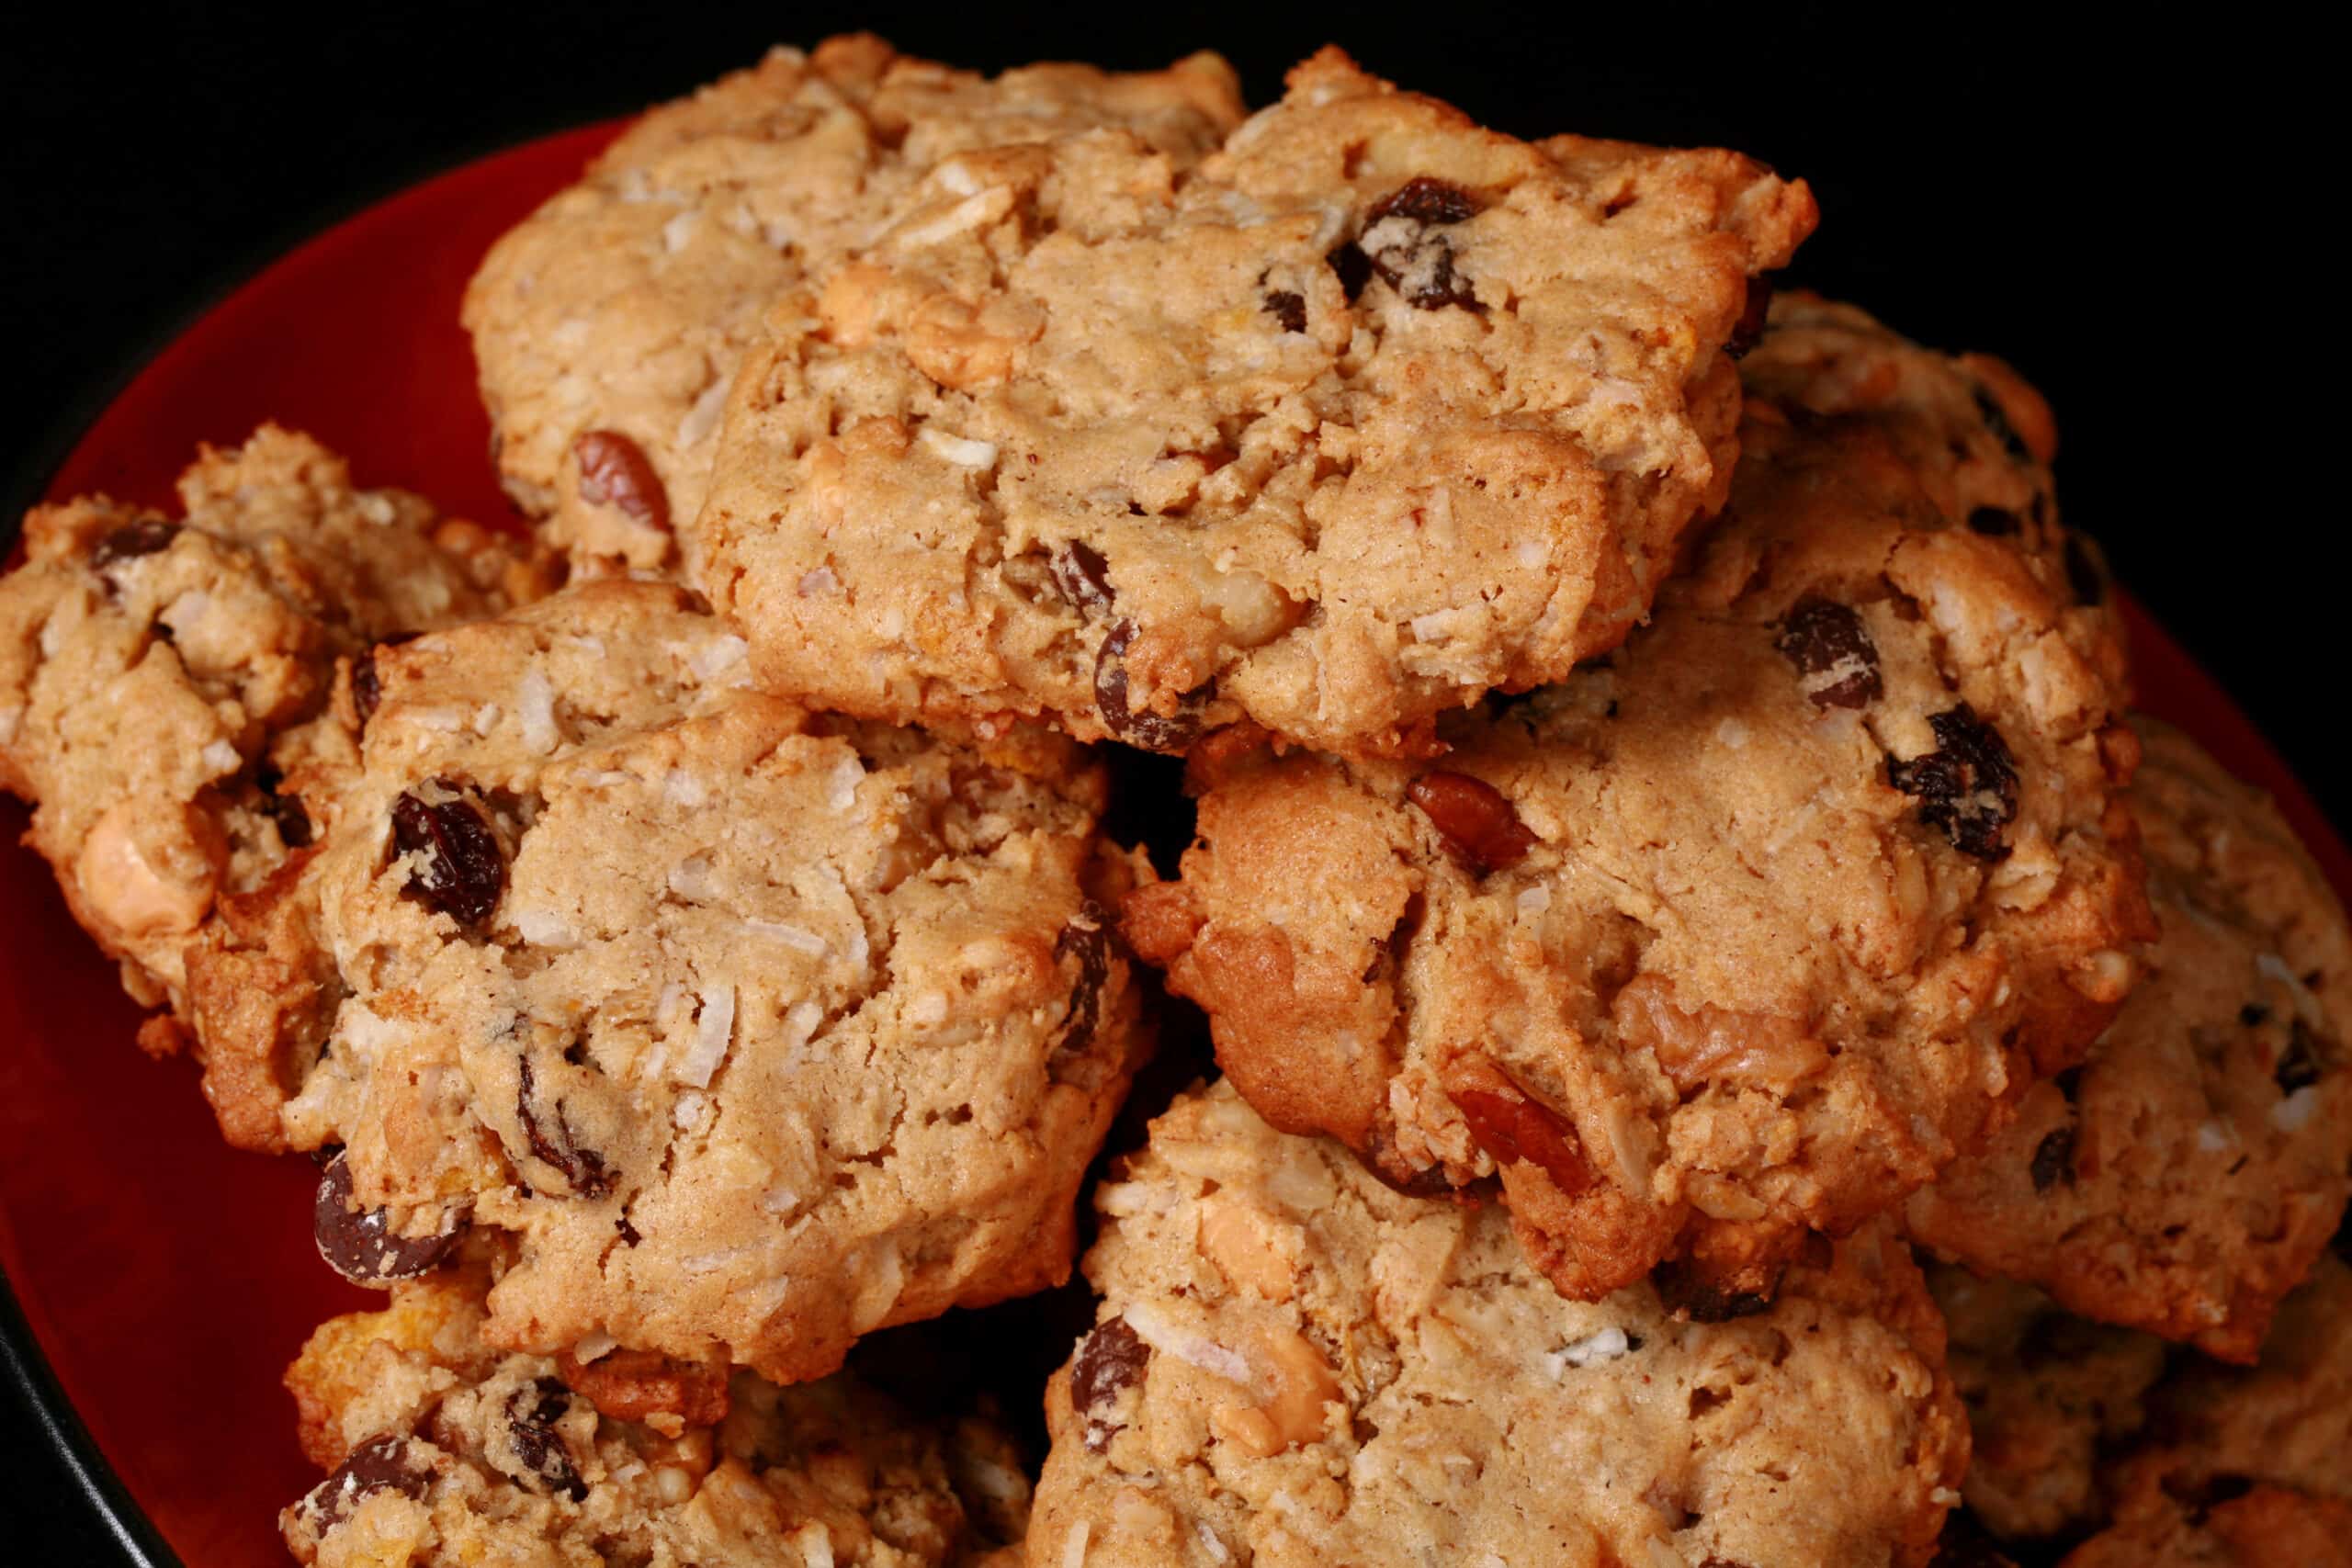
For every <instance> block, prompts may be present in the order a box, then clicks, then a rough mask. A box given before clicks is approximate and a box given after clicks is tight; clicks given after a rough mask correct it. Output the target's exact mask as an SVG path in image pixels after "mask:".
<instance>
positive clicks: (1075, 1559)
mask: <svg viewBox="0 0 2352 1568" xmlns="http://www.w3.org/2000/svg"><path fill="white" fill-rule="evenodd" d="M1093 1528H1094V1527H1093V1526H1091V1525H1090V1524H1088V1523H1087V1522H1086V1521H1085V1520H1084V1519H1080V1520H1079V1521H1078V1523H1076V1524H1074V1525H1072V1526H1071V1527H1070V1529H1069V1536H1068V1537H1067V1538H1065V1539H1064V1540H1063V1541H1062V1568H1086V1538H1087V1536H1088V1535H1089V1534H1090V1533H1091V1531H1092V1529H1093Z"/></svg>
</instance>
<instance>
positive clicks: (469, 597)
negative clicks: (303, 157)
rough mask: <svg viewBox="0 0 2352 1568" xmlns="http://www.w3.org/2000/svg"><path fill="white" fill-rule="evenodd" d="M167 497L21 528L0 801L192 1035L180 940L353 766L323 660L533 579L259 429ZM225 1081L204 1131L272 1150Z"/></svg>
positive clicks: (83, 917)
mask: <svg viewBox="0 0 2352 1568" xmlns="http://www.w3.org/2000/svg"><path fill="white" fill-rule="evenodd" d="M179 499H180V506H181V513H182V514H181V515H180V516H179V517H176V518H174V517H168V516H165V515H163V514H161V513H151V512H145V511H142V510H141V509H138V508H134V507H130V506H127V505H123V504H120V503H119V502H112V501H109V500H107V499H106V498H104V497H88V498H84V499H80V500H75V501H72V502H64V503H62V504H60V505H53V506H42V507H37V508H35V509H34V510H33V512H32V513H30V514H29V515H28V517H27V518H26V520H25V561H24V564H23V565H22V566H20V567H18V568H17V570H15V571H13V572H11V573H9V574H8V576H7V577H6V580H5V581H0V785H5V786H6V788H7V789H9V790H11V791H12V792H14V793H15V794H17V795H21V796H23V797H24V798H25V799H26V800H28V801H29V802H31V803H32V804H33V806H34V808H35V809H34V812H33V820H32V831H31V834H30V835H29V841H30V842H31V844H32V846H33V847H34V848H35V849H37V850H39V851H40V853H41V855H42V856H43V857H44V858H45V859H46V860H48V862H49V863H50V864H51V867H53V868H54V869H55V871H56V873H57V877H58V882H59V885H60V886H61V887H62V889H63V890H64V894H65V898H66V902H67V904H68V905H69V906H70V907H71V908H72V909H73V911H74V917H75V919H78V920H79V921H80V922H81V923H82V925H83V927H84V929H85V930H86V931H89V933H90V934H91V935H92V936H93V937H95V938H96V940H97V942H98V944H99V945H100V946H101V947H103V948H104V949H105V950H106V951H107V953H108V954H109V955H111V956H113V957H115V958H117V959H119V960H120V961H121V963H122V974H123V984H124V986H125V987H126V988H127V989H128V990H129V991H130V993H131V995H132V996H133V997H135V998H137V999H138V1000H139V1001H140V1002H141V1003H142V1004H144V1005H147V1006H150V1007H164V1006H168V1007H170V1008H171V1009H173V1010H174V1011H175V1013H177V1014H178V1015H180V1017H181V1018H183V1019H188V1018H191V1017H193V1016H194V1014H195V1013H196V1011H197V1010H198V998H192V997H191V994H190V990H189V986H188V978H187V966H186V962H185V957H184V953H185V950H186V948H187V945H188V943H189V942H191V941H193V940H196V939H198V937H199V935H200V934H201V933H204V932H206V931H208V930H209V929H210V928H212V927H213V926H215V925H216V924H217V923H218V922H219V920H220V919H221V917H222V915H223V911H224V909H225V908H229V907H232V906H233V905H234V904H235V902H236V901H237V900H238V899H239V898H240V897H243V896H244V895H247V894H250V893H252V892H253V891H254V889H256V888H258V887H260V886H263V885H264V884H266V882H267V881H268V880H269V878H270V877H271V875H272V874H273V873H275V872H277V870H278V868H279V867H281V866H282V865H283V864H284V863H286V861H287V859H288V856H289V854H293V853H298V852H300V851H301V850H302V849H303V847H304V846H306V845H308V844H309V843H310V842H311V834H312V831H313V828H314V824H313V822H312V821H311V817H310V815H309V814H308V812H307V811H306V808H305V806H304V804H303V801H302V800H301V798H300V796H299V795H297V794H296V793H295V792H294V791H293V790H292V789H291V788H290V787H288V785H287V782H286V781H287V780H288V779H289V778H291V777H294V776H297V775H300V774H301V773H305V772H308V771H312V770H313V769H315V768H316V767H319V766H323V765H325V764H328V763H331V762H333V761H335V760H337V759H341V758H347V756H348V755H349V751H350V739H349V737H348V735H347V733H345V730H344V728H342V727H341V726H340V725H339V724H338V723H337V722H336V720H335V718H334V716H333V714H332V713H331V712H330V698H331V695H332V693H333V692H334V687H335V682H336V670H337V661H338V660H342V659H345V658H347V657H349V656H351V655H354V654H356V653H359V652H361V651H362V650H364V649H367V648H368V646H369V645H371V644H372V643H375V642H378V641H380V640H382V639H384V638H386V637H397V636H400V635H402V634H405V633H411V632H417V631H423V630H428V629H431V628H433V627H435V626H447V625H449V624H451V623H454V622H457V621H462V620H467V619H470V618H473V617H475V616H480V615H491V614H494V613H496V612H497V611H499V610H501V609H503V608H504V607H506V606H507V605H508V604H512V603H515V602H516V601H518V600H523V599H528V598H530V597H532V596H533V595H535V594H536V593H537V592H539V591H540V590H541V588H542V587H543V586H544V583H543V581H541V578H540V576H539V573H538V572H537V569H536V567H535V566H534V564H533V563H532V562H530V561H529V560H527V559H526V558H523V557H521V556H518V555H517V554H516V553H515V552H514V551H512V550H511V549H509V548H508V547H506V546H505V545H504V544H503V543H502V542H500V541H499V540H497V539H496V538H495V537H494V536H492V535H491V534H490V533H488V532H487V531H486V530H484V529H481V528H480V527H477V526H476V525H472V524H470V523H466V522H462V521H459V520H457V519H454V518H444V517H442V516H440V515H439V514H438V513H435V511H434V509H433V508H432V506H430V505H429V504H428V503H427V502H424V500H423V499H421V498H420V497H417V496H414V495H411V494H408V493H406V492H404V491H393V490H361V489H357V488H356V487H355V486H354V485H353V483H352V479H351V474H350V470H349V468H347V466H346V465H345V462H344V461H343V459H342V458H340V457H336V456H335V455H334V454H333V453H331V452H328V451H327V450H326V449H324V448H323V447H322V446H319V445H318V444H317V443H316V442H314V441H311V439H310V438H309V437H307V436H303V435H300V434H294V433H292V432H289V431H286V430H281V429H278V428H277V427H276V426H272V425H264V426H263V427H262V428H261V429H259V430H257V431H256V432H254V434H253V436H252V437H251V438H250V439H249V440H247V441H246V442H245V443H244V445H243V446H238V447H234V448H231V449H226V450H220V449H214V448H209V447H208V448H205V449H204V450H203V451H202V453H201V454H200V455H199V456H198V458H197V460H196V462H195V464H194V465H193V466H191V467H190V468H188V470H187V473H186V474H184V475H183V476H182V477H181V479H180V481H179ZM181 1033H182V1031H181V1030H180V1029H178V1028H176V1027H175V1026H174V1025H173V1024H172V1023H171V1022H170V1021H159V1022H157V1023H156V1024H154V1025H153V1026H151V1028H150V1029H149V1030H148V1031H147V1032H146V1033H145V1034H143V1035H142V1039H143V1040H145V1041H147V1042H149V1043H151V1044H154V1045H158V1046H164V1047H168V1046H170V1045H172V1044H175V1043H177V1042H178V1040H179V1038H180V1036H181ZM236 1076H237V1072H236V1067H235V1065H234V1064H232V1063H226V1062H214V1061H209V1060H208V1062H207V1081H206V1089H207V1091H208V1093H209V1094H210V1095H211V1096H212V1097H213V1099H214V1100H215V1101H216V1103H218V1104H220V1107H221V1111H222V1125H223V1129H224V1131H226V1132H227V1133H228V1134H229V1135H230V1137H231V1138H232V1140H233V1141H236V1142H239V1143H246V1144H254V1143H258V1144H260V1145H263V1146H267V1145H269V1143H270V1142H271V1140H272V1137H273V1136H274V1130H273V1129H271V1128H269V1127H267V1126H266V1125H263V1124H261V1123H255V1122H249V1121H247V1120H246V1119H243V1118H241V1117H239V1116H238V1115H237V1114H236V1113H235V1111H234V1110H233V1109H232V1101H233V1100H235V1098H236V1091H235V1087H234V1083H233V1081H232V1080H233V1079H234V1078H235V1077H236Z"/></svg>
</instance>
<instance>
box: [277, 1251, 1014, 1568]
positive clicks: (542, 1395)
mask: <svg viewBox="0 0 2352 1568" xmlns="http://www.w3.org/2000/svg"><path fill="white" fill-rule="evenodd" d="M482 1289H483V1281H482V1280H481V1277H480V1275H479V1273H478V1272H473V1271H462V1272H452V1273H449V1274H445V1275H441V1276H437V1277H435V1279H432V1280H417V1281H411V1282H408V1283H405V1284H403V1285H401V1286H400V1287H397V1288H396V1290H395V1292H394V1295H393V1299H392V1303H391V1304H390V1306H388V1307H387V1308H385V1309H384V1310H382V1311H380V1312H365V1313H353V1314H347V1315H345V1316H343V1317H338V1318H334V1319H332V1320H331V1321H329V1322H328V1323H326V1324H324V1325H322V1326H321V1327H320V1328H319V1330H318V1331H317V1332H316V1333H315V1334H313V1335H312V1336H311V1339H310V1342H309V1343H308V1344H307V1345H305V1346H304V1347H303V1348H302V1353H301V1355H300V1358H298V1359H296V1361H295V1362H294V1364H293V1366H292V1367H291V1368H289V1369H288V1372H287V1378H286V1381H287V1386H288V1389H289V1390H290V1391H291V1392H292V1393H293V1394H294V1398H295V1402H296V1405H297V1407H298V1409H299V1410H300V1415H301V1422H302V1439H303V1448H304V1451H305V1452H307V1453H308V1454H309V1455H310V1456H311V1459H312V1460H314V1461H316V1462H317V1463H318V1464H319V1465H320V1466H321V1467H322V1469H325V1470H327V1471H329V1472H330V1474H329V1475H328V1477H327V1479H326V1480H324V1481H322V1482H321V1483H319V1484H318V1486H316V1487H315V1488H313V1489H312V1490H311V1493H310V1494H309V1495H306V1496H305V1497H303V1498H302V1499H301V1500H300V1502H298V1503H296V1504H294V1505H293V1506H291V1507H288V1509H286V1510H285V1512H284V1513H283V1514H282V1515H281V1516H280V1518H279V1523H280V1527H281V1529H282V1530H283V1532H284V1534H285V1537H286V1542H287V1545H288V1547H289V1548H290V1549H291V1550H292V1551H293V1553H294V1556H295V1557H296V1559H297V1560H298V1561H300V1562H303V1563H306V1564H318V1565H320V1568H457V1565H458V1564H467V1565H472V1564H478V1563H488V1562H515V1563H530V1564H535V1565H537V1564H543V1565H546V1568H673V1565H679V1564H685V1563H697V1564H702V1565H704V1568H738V1565H740V1568H771V1565H776V1564H785V1563H790V1564H794V1565H796V1568H797V1565H802V1564H812V1563H826V1562H830V1563H835V1564H839V1565H842V1568H850V1565H852V1564H854V1565H857V1568H944V1565H950V1564H954V1565H959V1568H978V1564H979V1563H980V1562H983V1561H984V1560H985V1554H986V1553H987V1552H988V1551H989V1550H990V1549H991V1548H993V1547H997V1546H1001V1545H1002V1544H1003V1543H1004V1542H1005V1540H1008V1539H1009V1540H1012V1541H1014V1542H1017V1541H1018V1540H1019V1534H1018V1532H1019V1530H1020V1529H1022V1528H1023V1526H1024V1525H1025V1520H1026V1515H1027V1495H1028V1482H1027V1480H1026V1478H1025V1477H1024V1476H1023V1474H1022V1472H1021V1471H1020V1469H1019V1468H1018V1466H1017V1464H1016V1463H1015V1462H1013V1458H1012V1452H1011V1445H1010V1443H1009V1442H1008V1441H1007V1440H1006V1439H1005V1438H1004V1437H1003V1435H1002V1434H1001V1433H1000V1432H997V1431H995V1430H994V1429H993V1428H992V1427H989V1426H988V1425H986V1424H985V1423H982V1422H979V1421H978V1420H967V1421H966V1422H964V1423H962V1424H961V1425H960V1427H957V1428H956V1429H953V1430H941V1429H938V1428H934V1427H928V1426H926V1425H923V1424H922V1423H918V1422H916V1421H913V1420H911V1419H910V1418H908V1417H907V1416H904V1415H902V1414H901V1413H900V1412H899V1411H898V1410H897V1409H896V1408H895V1407H893V1406H892V1404H890V1402H889V1401H888V1400H887V1399H885V1398H884V1397H883V1396H882V1395H880V1394H879V1393H876V1392H874V1391H873V1390H871V1389H868V1388H866V1387H865V1386H863V1385H861V1384H859V1383H858V1382H856V1381H855V1380H854V1379H853V1378H852V1377H850V1376H849V1375H848V1374H846V1373H843V1374H841V1375H839V1376H836V1377H833V1378H830V1379H827V1380H825V1381H824V1382H816V1383H809V1384H804V1385H800V1386H797V1387H790V1388H780V1387H777V1386H776V1385H775V1384H774V1383H770V1382H764V1381H763V1380H762V1379H760V1378H759V1377H757V1376H756V1375H754V1374H752V1373H750V1372H743V1371H739V1372H735V1373H733V1374H732V1375H731V1376H730V1375H729V1372H728V1371H726V1369H725V1368H723V1367H704V1366H683V1365H678V1364H674V1363H662V1362H659V1361H658V1360H655V1359H651V1358H633V1357H632V1356H631V1355H630V1353H629V1352H628V1351H624V1350H609V1349H608V1350H606V1351H605V1354H604V1355H602V1356H601V1357H597V1358H594V1359H587V1360H584V1361H583V1360H582V1359H551V1358H548V1357H544V1356H530V1355H518V1354H514V1353H511V1352H503V1351H501V1350H499V1349H497V1348H494V1347H492V1345H491V1344H490V1343H489V1342H488V1341H487V1340H485V1339H484V1337H482V1325H483V1308H482V1304H481V1292H482ZM999 1530H1010V1531H1012V1534H1011V1535H1010V1536H1009V1537H1007V1536H1001V1535H999V1534H997V1533H996V1532H997V1531H999Z"/></svg>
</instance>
